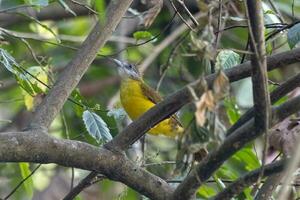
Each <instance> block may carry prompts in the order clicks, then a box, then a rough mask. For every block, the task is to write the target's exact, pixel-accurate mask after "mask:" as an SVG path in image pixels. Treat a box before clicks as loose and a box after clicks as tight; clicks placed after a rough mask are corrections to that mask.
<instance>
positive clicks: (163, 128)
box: [113, 59, 183, 137]
mask: <svg viewBox="0 0 300 200" xmlns="http://www.w3.org/2000/svg"><path fill="white" fill-rule="evenodd" d="M113 61H114V62H115V63H116V64H117V66H118V69H119V73H120V75H121V77H122V82H121V88H120V100H121V104H122V106H123V108H124V110H125V111H126V113H127V114H128V116H129V117H130V118H131V119H132V120H135V119H137V118H138V117H140V116H141V115H142V114H144V113H145V112H146V111H148V110H149V109H150V108H151V107H153V106H155V104H157V103H159V102H160V101H162V98H161V96H160V95H159V94H158V93H157V92H156V91H155V90H154V89H152V88H151V87H149V86H148V85H147V84H146V83H145V82H144V81H143V78H142V75H141V74H140V73H139V71H138V70H137V69H136V68H135V66H134V65H132V64H129V63H126V62H121V61H119V60H116V59H113ZM182 132H183V128H182V125H181V124H180V122H179V120H178V119H177V117H176V116H175V115H173V116H171V117H170V118H168V119H165V120H163V121H162V122H160V123H159V124H157V125H156V126H154V127H153V128H152V129H150V130H149V133H150V134H153V135H165V136H168V137H176V136H177V135H180V134H181V133H182Z"/></svg>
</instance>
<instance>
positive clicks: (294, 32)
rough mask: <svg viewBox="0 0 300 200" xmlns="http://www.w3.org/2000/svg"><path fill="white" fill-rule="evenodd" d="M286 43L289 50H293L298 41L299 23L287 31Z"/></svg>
mask: <svg viewBox="0 0 300 200" xmlns="http://www.w3.org/2000/svg"><path fill="white" fill-rule="evenodd" d="M287 39H288V43H289V46H290V48H291V49H293V48H294V47H295V46H296V45H297V44H298V43H299V41H300V23H299V24H296V25H295V26H293V27H292V28H290V29H289V30H288V33H287Z"/></svg>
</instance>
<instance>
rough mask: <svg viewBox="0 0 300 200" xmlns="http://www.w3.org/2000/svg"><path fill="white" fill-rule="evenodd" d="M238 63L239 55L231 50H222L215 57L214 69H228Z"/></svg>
mask: <svg viewBox="0 0 300 200" xmlns="http://www.w3.org/2000/svg"><path fill="white" fill-rule="evenodd" d="M239 63H240V55H239V54H237V53H235V52H234V51H232V50H222V51H220V52H219V53H218V55H217V58H216V70H221V69H229V68H232V67H233V66H235V65H238V64H239Z"/></svg>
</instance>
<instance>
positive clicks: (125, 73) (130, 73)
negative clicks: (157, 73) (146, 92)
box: [112, 59, 141, 79]
mask: <svg viewBox="0 0 300 200" xmlns="http://www.w3.org/2000/svg"><path fill="white" fill-rule="evenodd" d="M112 60H113V61H114V63H115V64H116V65H117V66H118V70H119V74H120V76H122V77H129V78H132V79H140V77H141V75H140V72H139V71H138V70H137V69H136V67H135V66H134V65H133V64H130V63H127V62H123V61H120V60H117V59H112Z"/></svg>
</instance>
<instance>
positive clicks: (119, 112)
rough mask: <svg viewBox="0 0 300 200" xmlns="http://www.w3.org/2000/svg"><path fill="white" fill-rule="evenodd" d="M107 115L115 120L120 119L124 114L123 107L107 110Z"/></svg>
mask: <svg viewBox="0 0 300 200" xmlns="http://www.w3.org/2000/svg"><path fill="white" fill-rule="evenodd" d="M107 116H109V117H114V118H115V119H116V120H122V119H124V117H125V116H126V112H125V110H124V109H123V108H113V109H111V110H110V111H108V112H107Z"/></svg>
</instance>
